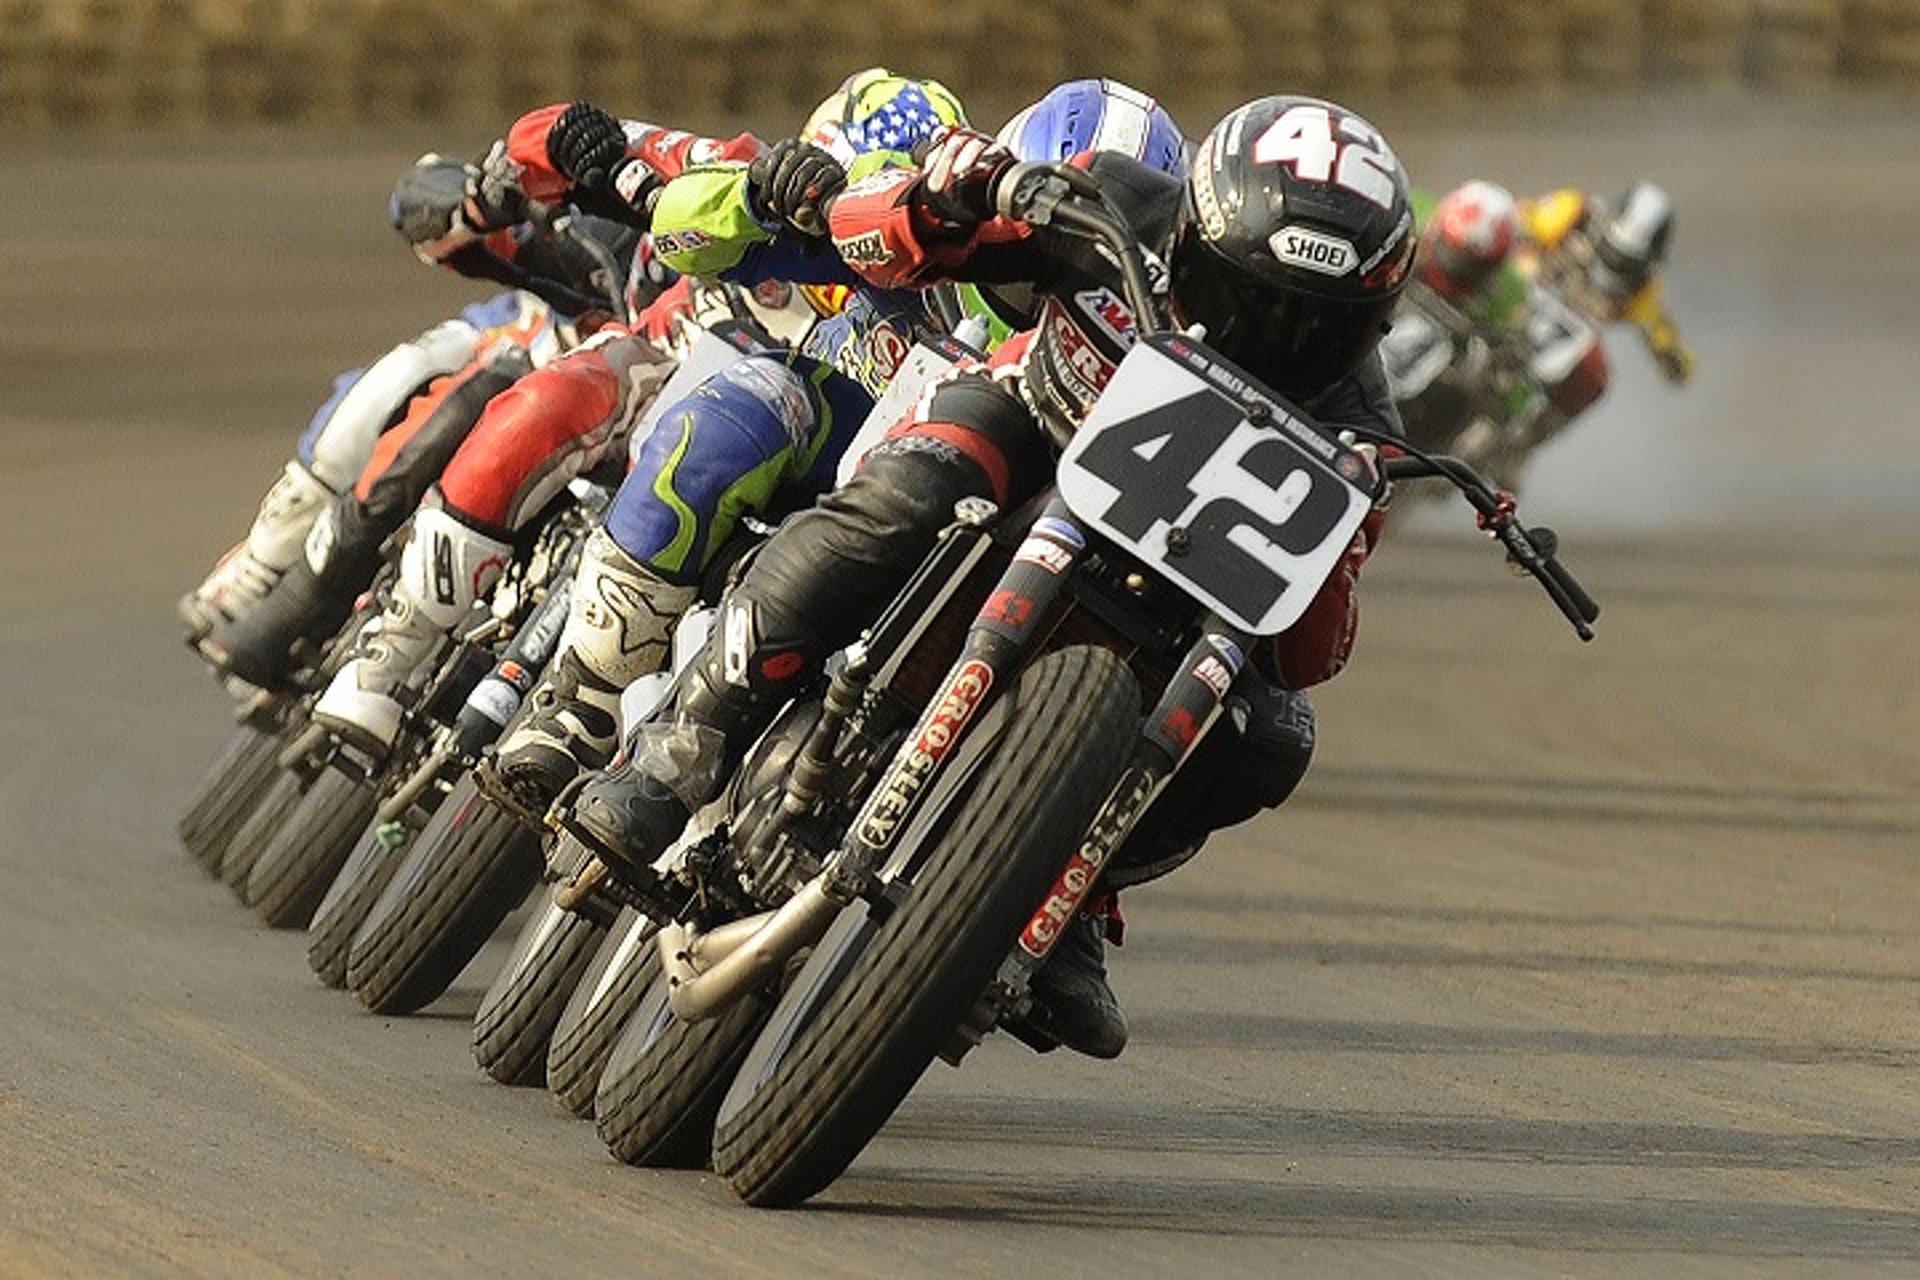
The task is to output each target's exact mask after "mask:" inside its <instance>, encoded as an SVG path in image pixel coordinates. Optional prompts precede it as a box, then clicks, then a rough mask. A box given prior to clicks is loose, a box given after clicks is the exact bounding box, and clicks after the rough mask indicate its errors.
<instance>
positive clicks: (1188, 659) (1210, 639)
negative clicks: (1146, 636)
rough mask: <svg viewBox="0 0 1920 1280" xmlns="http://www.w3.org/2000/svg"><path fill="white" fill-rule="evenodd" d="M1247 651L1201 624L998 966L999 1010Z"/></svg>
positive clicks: (1013, 999)
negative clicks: (1129, 753)
mask: <svg viewBox="0 0 1920 1280" xmlns="http://www.w3.org/2000/svg"><path fill="white" fill-rule="evenodd" d="M1247 643H1248V640H1247V636H1246V635H1245V633H1243V632H1241V631H1238V630H1237V629H1235V628H1232V627H1229V626H1227V625H1226V624H1225V623H1224V622H1222V621H1221V620H1220V619H1219V618H1218V617H1211V618H1209V619H1208V620H1207V624H1206V626H1205V627H1204V628H1203V629H1202V631H1201V635H1200V638H1199V639H1198V640H1196V641H1195V642H1194V643H1193V646H1192V647H1191V648H1190V649H1188V650H1187V653H1186V656H1185V657H1184V658H1183V659H1182V660H1181V663H1180V666H1179V668H1178V669H1177V672H1176V674H1175V675H1174V677H1173V679H1172V680H1171V681H1169V682H1168V684H1167V687H1166V689H1165V691H1163V692H1162V693H1161V695H1160V701H1159V702H1158V703H1156V704H1155V705H1154V708H1153V711H1152V712H1151V713H1150V714H1149V715H1148V717H1147V720H1146V723H1145V725H1144V726H1143V727H1142V729H1141V732H1140V737H1139V739H1138V741H1137V743H1136V744H1135V746H1134V751H1133V759H1132V760H1130V761H1129V762H1128V763H1127V767H1126V769H1125V770H1124V771H1123V772H1122V773H1121V775H1120V778H1119V780H1118V781H1117V782H1115V783H1114V785H1113V789H1112V790H1111V791H1109V792H1108V793H1107V797H1106V799H1105V800H1104V801H1103V802H1102V803H1101V805H1100V809H1099V811H1098V812H1097V813H1096V814H1095V815H1094V818H1093V822H1092V823H1091V824H1090V825H1089V826H1088V827H1087V833H1086V835H1085V836H1084V837H1082V839H1081V841H1080V847H1079V848H1078V849H1076V850H1074V853H1073V856H1072V857H1071V858H1069V859H1068V860H1067V865H1066V867H1065V869H1064V870H1062V871H1061V872H1060V875H1059V877H1058V878H1057V879H1056V880H1055V881H1054V883H1053V888H1052V889H1051V890H1049V891H1048V893H1047V896H1046V898H1045V899H1044V900H1042V902H1041V904H1040V908H1039V910H1037V911H1035V912H1034V913H1033V916H1032V918H1031V919H1029V920H1028V921H1027V926H1026V928H1025V929H1023V930H1022V931H1021V933H1020V942H1019V945H1017V946H1016V947H1014V949H1013V951H1012V953H1011V954H1010V955H1009V956H1008V957H1007V959H1006V962H1005V963H1004V964H1002V965H1001V968H1000V975H999V978H998V980H997V982H996V984H995V987H994V989H993V992H992V993H991V995H990V997H989V999H990V1001H991V1002H992V1003H994V1004H996V1005H997V1006H998V1007H999V1009H1000V1010H1002V1011H1005V1010H1009V1009H1011V1008H1013V1007H1014V1006H1015V1005H1016V1004H1017V1002H1018V1001H1019V1000H1020V999H1021V998H1022V997H1023V996H1024V994H1025V992H1026V990H1027V987H1028V985H1029V983H1030V982H1031V980H1032V978H1033V975H1034V973H1035V972H1036V971H1037V970H1038V969H1039V968H1040V966H1041V965H1042V964H1043V963H1045V961H1046V958H1047V956H1048V955H1049V954H1050V953H1051V952H1052V951H1053V948H1054V945H1055V944H1056V943H1057V942H1058V941H1059V940H1060V935H1061V932H1062V930H1063V929H1064V928H1065V926H1066V923H1067V922H1068V921H1069V920H1071V919H1073V917H1074V914H1075V913H1076V912H1078V911H1079V910H1080V909H1081V907H1083V906H1084V905H1085V904H1086V901H1087V898H1088V897H1089V896H1090V895H1091V894H1092V892H1093V888H1094V885H1095V883H1096V882H1097V881H1098V880H1099V879H1100V873H1101V872H1102V871H1104V870H1105V869H1106V866H1107V863H1108V862H1109V861H1111V860H1112V858H1113V855H1114V853H1115V852H1117V851H1118V850H1119V848H1120V847H1121V846H1122V845H1123V844H1125V843H1126V839H1127V836H1128V835H1129V834H1130V833H1131V832H1132V831H1133V829H1134V827H1135V826H1136V825H1137V824H1138V822H1139V820H1140V815H1141V814H1143V813H1145V812H1146V810H1147V806H1148V805H1150V804H1151V803H1152V802H1153V800H1154V798H1155V797H1156V796H1158V795H1159V794H1160V792H1161V791H1162V790H1164V789H1165V787H1166V785H1167V782H1168V780H1169V779H1171V778H1172V777H1173V775H1174V774H1175V773H1176V772H1178V771H1179V769H1180V766H1181V765H1182V764H1183V763H1185V761H1186V759H1187V757H1189V756H1190V755H1192V754H1193V750H1194V748H1195V747H1196V746H1197V745H1198V744H1199V742H1200V739H1201V738H1202V737H1204V736H1205V735H1206V733H1207V731H1208V730H1209V729H1210V728H1212V727H1213V725H1214V723H1215V722H1216V721H1217V720H1218V719H1219V718H1220V712H1221V707H1222V703H1223V700H1224V699H1225V698H1226V695H1227V690H1228V689H1229V688H1231V687H1232V686H1233V682H1234V680H1235V679H1236V678H1237V677H1238V676H1239V674H1240V672H1241V671H1242V670H1243V669H1244V668H1245V666H1246V653H1247Z"/></svg>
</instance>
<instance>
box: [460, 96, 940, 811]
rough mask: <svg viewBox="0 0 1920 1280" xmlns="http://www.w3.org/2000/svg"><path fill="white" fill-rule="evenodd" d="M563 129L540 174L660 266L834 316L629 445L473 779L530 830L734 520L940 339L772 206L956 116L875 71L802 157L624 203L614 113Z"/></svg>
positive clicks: (832, 110) (835, 447) (897, 152)
mask: <svg viewBox="0 0 1920 1280" xmlns="http://www.w3.org/2000/svg"><path fill="white" fill-rule="evenodd" d="M561 119H562V120H570V121H575V122H578V123H577V126H576V127H577V130H578V134H577V136H570V137H568V138H566V139H564V140H562V141H561V142H560V143H559V144H558V145H556V143H555V141H554V140H553V138H552V137H551V136H549V140H548V144H547V147H548V151H549V152H550V153H551V159H552V162H553V164H554V166H555V167H556V168H558V169H559V170H560V171H561V172H563V173H565V174H567V175H569V177H570V180H572V181H574V182H576V183H578V184H582V185H584V186H585V187H586V188H588V189H591V190H597V191H599V192H600V193H601V197H602V199H603V201H605V200H609V199H613V198H617V199H619V200H630V201H632V202H633V208H634V216H639V215H640V214H641V213H642V212H644V216H645V218H646V220H647V222H648V224H649V226H650V227H651V234H652V245H653V248H654V249H655V251H656V252H657V253H658V254H659V257H660V260H661V262H662V263H663V264H664V265H665V266H666V267H668V268H669V269H671V270H674V271H678V272H681V273H683V274H685V275H688V276H694V277H699V278H702V279H713V280H719V281H723V282H732V283H737V284H741V285H765V284H767V283H770V282H774V283H780V284H799V285H800V286H801V292H802V294H803V295H805V296H809V297H818V298H828V297H830V298H831V299H832V302H831V305H830V306H823V307H822V308H821V310H822V311H823V312H830V314H823V315H822V317H821V318H820V319H819V320H818V321H817V323H816V324H815V325H814V326H813V327H812V329H811V330H810V331H809V332H808V333H807V334H806V335H805V336H804V338H803V339H802V341H801V343H800V345H799V346H798V347H797V348H794V349H784V350H777V351H768V352H766V353H763V354H756V355H750V356H746V357H744V358H742V359H739V360H737V361H735V362H734V363H733V364H732V365H731V366H730V367H728V368H726V369H725V370H723V371H722V372H720V373H718V374H715V375H713V376H712V377H710V378H708V379H707V380H706V381H705V382H703V383H701V384H700V385H699V386H697V387H696V388H694V389H693V390H692V391H691V392H690V393H688V394H687V395H685V396H684V397H682V398H680V399H678V400H676V401H675V402H674V403H673V404H671V405H669V406H668V407H667V409H666V411H665V412H664V413H663V414H662V415H661V416H660V419H659V421H658V422H657V423H656V424H655V425H654V427H653V429H652V430H651V431H650V432H649V433H648V434H647V436H646V438H645V439H644V440H642V441H637V442H636V445H637V447H636V450H635V455H634V460H633V467H632V469H631V471H629V473H628V474H627V476H626V478H625V479H624V480H623V481H622V483H621V485H620V487H619V490H618V491H617V492H616V494H615V495H614V499H613V502H612V505H611V506H610V508H609V510H608V513H607V516H606V520H605V523H604V525H603V527H602V528H601V529H600V530H598V531H597V532H596V533H595V534H594V536H593V537H592V538H591V539H590V540H589V542H588V544H587V546H586V549H585V553H584V555H583V558H582V561H581V565H580V569H579V572H578V573H577V574H576V575H575V580H574V584H573V594H572V597H571V606H570V612H569V614H568V618H567V622H566V625H565V627H564V629H563V632H562V635H561V639H560V645H559V649H558V652H557V655H556V658H555V660H554V662H552V663H551V664H550V665H549V668H548V672H547V674H546V675H545V676H544V677H543V679H542V681H541V683H540V684H539V685H538V686H537V687H536V688H535V689H534V691H533V693H532V694H531V695H530V697H529V699H528V711H527V714H526V716H525V717H524V718H523V719H522V721H521V722H520V723H519V724H518V725H516V726H515V727H514V728H513V729H512V730H511V731H510V732H509V733H508V735H507V736H506V737H505V738H503V739H502V741H501V743H500V747H499V750H498V752H497V753H496V755H495V756H494V758H493V759H492V761H490V762H489V763H488V764H486V765H485V766H483V768H482V770H481V774H480V780H481V783H482V785H483V787H485V789H486V790H487V791H488V793H489V794H491V795H493V796H494V797H495V798H496V799H498V800H500V801H502V802H503V803H505V804H506V805H507V806H508V807H509V808H512V809H514V810H516V811H518V812H520V813H522V814H526V815H529V816H535V817H537V816H538V815H541V814H544V813H545V811H546V808H547V805H548V803H549V802H550V801H551V800H552V799H553V798H554V796H555V795H556V794H558V792H559V791H560V789H561V788H562V787H563V786H564V785H565V784H566V783H567V782H569V781H571V780H572V779H573V778H574V777H575V776H576V775H577V774H578V773H579V772H580V771H581V770H582V768H598V767H600V766H601V765H604V764H605V763H606V762H607V760H608V759H610V758H611V756H612V754H613V751H614V748H615V746H616V745H617V737H618V703H619V697H620V693H621V691H622V690H623V689H624V688H625V687H626V686H627V685H629V684H631V683H632V682H633V681H634V680H636V679H638V678H639V677H640V676H642V675H645V674H648V673H650V672H653V671H656V670H658V669H660V668H661V667H662V666H663V665H664V664H665V659H666V655H667V646H668V642H669V639H670V637H671V634H672V630H673V625H674V622H675V620H676V619H677V618H678V617H679V615H680V614H681V612H682V611H683V610H684V609H685V608H686V607H687V606H688V605H689V604H691V603H692V601H693V599H694V598H695V595H696V594H697V591H698V589H699V587H700V585H701V583H702V581H703V579H704V578H705V577H706V576H707V574H708V570H709V569H710V567H711V566H712V565H713V564H714V562H715V559H716V557H717V556H718V555H720V553H721V552H722V550H723V548H724V547H725V545H726V544H727V542H728V540H729V538H730V537H731V535H732V533H733V532H734V530H735V529H736V528H737V527H738V526H739V524H740V523H741V521H742V519H743V518H744V517H747V516H758V517H761V518H764V519H767V520H773V519H777V518H779V517H780V516H781V515H783V514H785V513H786V512H788V511H791V510H794V509H796V508H798V507H801V506H804V505H806V504H807V503H809V502H811V501H812V500H813V499H814V497H816V496H817V495H818V494H819V493H821V492H822V491H824V490H825V489H827V488H828V487H830V486H831V484H832V483H833V479H834V475H835V471H836V469H837V467H838V465H839V461H840V458H841V455H842V454H843V453H844V452H845V450H846V448H847V446H848V444H849V443H850V441H851V440H852V438H853V435H854V433H855V431H856V430H857V428H858V426H859V424H860V423H861V421H862V420H863V419H864V418H865V417H866V415H867V414H868V412H869V411H870V410H871V409H872V407H873V404H874V398H875V397H876V396H877V395H878V394H879V393H880V391H881V390H883V389H884V387H885V385H886V383H887V382H888V381H889V380H890V379H891V378H892V376H893V374H894V372H895V371H896V369H897V368H898V366H899V363H900V361H901V359H902V358H903V357H904V356H905V355H906V353H907V352H908V351H909V350H910V349H911V347H912V345H913V343H914V341H915V340H916V339H917V338H919V337H922V336H926V335H930V334H932V333H933V332H935V330H936V325H935V324H934V322H933V319H932V317H931V316H930V315H929V314H928V312H927V310H926V308H925V306H924V305H923V303H922V300H921V297H920V295H919V294H918V293H917V292H915V291H887V290H880V289H875V288H873V287H872V286H870V285H868V284H866V283H865V282H864V281H862V280H861V279H860V278H859V277H858V276H857V275H855V274H854V273H853V272H852V271H851V270H849V269H848V268H847V266H846V265H845V264H844V263H843V262H841V261H840V259H839V258H838V256H836V255H835V254H833V253H832V252H831V251H830V250H828V249H827V248H826V246H825V244H824V241H823V239H822V238H821V237H820V236H819V235H817V234H815V235H804V234H802V233H800V232H799V231H798V230H797V229H794V228H790V227H785V226H783V224H781V223H780V222H778V221H777V220H775V219H774V218H772V217H771V216H770V215H769V214H768V212H767V201H768V199H769V198H770V197H769V194H768V193H769V192H771V191H773V190H775V189H781V188H792V189H795V190H803V189H804V188H806V187H807V186H809V185H810V184H812V183H814V182H816V181H830V182H833V183H837V182H839V181H841V180H842V168H841V166H842V164H843V163H844V164H846V165H850V166H853V167H854V168H855V170H856V172H857V171H859V169H860V168H861V167H863V166H870V165H877V164H883V163H889V162H900V161H903V160H904V152H905V150H907V149H910V148H911V147H912V146H913V145H914V144H916V143H917V142H919V141H920V140H921V139H923V138H925V137H927V136H930V135H931V134H932V133H933V132H934V131H935V130H937V129H940V128H945V127H950V126H953V125H957V124H964V123H965V120H966V116H965V112H964V110H963V109H962V107H961V104H960V102H959V100H958V99H957V98H955V97H954V95H953V94H952V93H951V92H950V91H948V90H947V89H946V88H945V87H944V86H942V85H941V84H939V83H938V82H937V81H932V80H918V79H913V78H909V77H904V76H898V75H895V74H893V73H892V72H890V71H887V70H885V69H884V68H871V69H868V70H865V71H861V72H858V73H856V74H854V75H853V76H850V77H848V79H847V80H846V81H845V82H843V83H842V85H841V86H840V88H839V89H838V90H837V91H836V92H835V93H834V94H833V95H832V96H831V97H829V98H828V99H827V100H826V101H825V102H823V103H822V104H821V105H820V107H819V108H818V109H816V111H815V112H814V114H813V116H812V117H811V118H810V120H809V121H808V124H807V126H806V131H805V136H807V137H809V138H811V139H813V140H814V145H813V146H812V147H811V148H810V149H807V150H802V149H800V148H798V147H795V146H792V145H788V146H776V147H773V148H771V149H768V150H765V151H763V152H761V153H760V154H759V155H758V156H757V157H756V158H754V159H753V160H752V161H751V163H742V162H740V161H739V160H738V159H734V160H727V159H725V158H722V159H720V160H718V161H716V162H714V163H709V164H699V165H693V166H690V167H689V168H687V169H686V170H685V171H684V172H683V173H681V174H680V175H679V176H677V177H675V178H674V179H673V180H672V181H669V182H665V183H658V184H651V185H648V184H642V186H641V187H639V188H634V189H632V190H630V191H629V190H623V189H622V186H621V180H620V177H619V176H618V175H620V174H621V173H622V172H623V166H624V165H625V164H626V163H627V161H626V160H625V159H624V151H623V148H624V146H625V140H624V138H623V136H622V133H621V129H620V126H619V124H618V123H617V122H616V121H615V120H614V119H613V117H611V116H608V115H607V114H606V113H605V112H603V111H601V110H600V109H598V108H596V107H592V106H590V105H589V104H585V103H578V104H575V105H574V106H572V107H570V108H569V109H568V114H567V115H566V116H563V117H561ZM556 127H557V126H556ZM829 157H831V158H829ZM609 175H611V176H609ZM824 194H825V191H824V189H823V191H822V196H824ZM823 286H824V287H823Z"/></svg>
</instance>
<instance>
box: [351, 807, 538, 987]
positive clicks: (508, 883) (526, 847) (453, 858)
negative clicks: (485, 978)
mask: <svg viewBox="0 0 1920 1280" xmlns="http://www.w3.org/2000/svg"><path fill="white" fill-rule="evenodd" d="M443 819H444V821H443ZM545 865H546V864H545V861H544V859H543V858H542V857H541V853H540V836H539V834H538V833H537V832H535V831H532V830H531V829H529V828H528V827H527V826H526V825H525V824H524V823H522V822H520V821H519V820H518V819H517V818H515V817H514V816H513V815H511V814H509V813H508V812H507V811H506V810H504V809H502V808H500V807H499V806H497V805H495V804H493V803H492V802H491V801H489V800H487V799H486V798H485V797H484V796H482V795H481V794H480V790H479V787H478V786H477V785H476V784H475V782H474V779H473V775H472V774H471V773H468V774H465V775H463V776H462V777H461V779H460V781H459V782H457V783H456V784H454V788H453V790H452V791H451V792H450V793H449V794H448V796H447V798H446V800H445V801H443V802H442V804H441V806H440V808H439V809H438V810H437V811H436V812H435V813H434V815H433V819H432V820H431V821H430V822H428V823H427V825H426V827H425V828H424V829H422V831H421V832H420V835H419V836H418V837H417V838H415V840H414V841H413V844H412V847H411V848H409V849H408V850H407V856H406V859H405V860H404V861H403V862H402V863H401V865H400V868H399V870H398V871H396V872H395V873H394V877H393V880H392V881H391V882H390V883H389V884H388V885H387V887H386V889H385V890H384V891H383V892H382V893H381V895H380V898H379V900H378V901H376V902H375V903H374V904H373V908H372V910H370V911H368V912H367V918H366V919H365V920H364V921H363V922H362V923H361V925H360V931H359V933H357V934H356V935H355V936H354V939H353V945H352V947H351V948H350V949H349V950H348V953H347V988H348V990H350V991H352V992H353V993H354V995H355V996H357V997H358V998H359V1000H360V1003H361V1004H363V1005H365V1006H366V1007H367V1008H368V1009H369V1010H371V1011H372V1012H374V1013H385V1014H407V1013H416V1012H418V1011H419V1010H421V1009H423V1008H425V1007H426V1006H427V1005H429V1004H432V1003H433V1002H434V1001H435V1000H437V999H439V998H440V997H441V996H442V995H445V994H446V991H447V988H449V987H451V986H452V985H453V983H454V980H455V979H456V978H458V977H459V976H460V972H461V970H463V969H465V968H466V967H467V965H468V964H469V963H471V962H472V960H473V958H474V957H475V956H477V955H478V954H480V950H481V948H482V947H484V946H486V944H487V940H488V939H489V938H491V937H492V936H493V934H494V931H495V930H497V929H498V928H499V927H500V923H501V921H503V920H505V919H506V918H507V916H508V915H510V914H511V913H512V912H513V910H514V908H515V907H518V906H519V905H520V904H521V903H522V902H523V901H525V899H526V896H527V894H528V893H529V892H531V891H532V889H533V887H534V886H535V885H536V884H538V883H539V882H540V873H541V871H542V870H543V869H544V868H545Z"/></svg>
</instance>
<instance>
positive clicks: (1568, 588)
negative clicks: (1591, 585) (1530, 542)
mask: <svg viewBox="0 0 1920 1280" xmlns="http://www.w3.org/2000/svg"><path fill="white" fill-rule="evenodd" d="M1540 572H1542V573H1544V574H1545V575H1546V576H1547V577H1548V578H1550V579H1552V580H1553V584H1554V585H1555V586H1556V587H1559V588H1560V590H1561V592H1562V593H1563V594H1564V595H1565V596H1566V598H1567V601H1568V603H1570V604H1571V605H1573V607H1574V609H1575V610H1576V611H1577V612H1578V613H1579V615H1580V617H1579V619H1578V620H1579V621H1581V622H1586V623H1592V622H1595V621H1597V620H1598V619H1599V617H1600V604H1599V602H1598V601H1596V600H1595V599H1594V598H1593V597H1592V596H1590V595H1588V594H1587V591H1586V588H1584V587H1582V586H1581V585H1580V584H1579V583H1578V582H1577V581H1575V580H1574V576H1573V575H1572V574H1571V573H1568V572H1567V569H1566V566H1565V565H1563V564H1561V563H1560V562H1559V561H1558V560H1556V559H1554V558H1553V557H1552V556H1543V557H1542V558H1541V560H1540Z"/></svg>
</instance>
